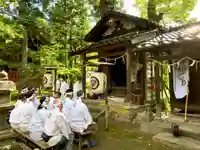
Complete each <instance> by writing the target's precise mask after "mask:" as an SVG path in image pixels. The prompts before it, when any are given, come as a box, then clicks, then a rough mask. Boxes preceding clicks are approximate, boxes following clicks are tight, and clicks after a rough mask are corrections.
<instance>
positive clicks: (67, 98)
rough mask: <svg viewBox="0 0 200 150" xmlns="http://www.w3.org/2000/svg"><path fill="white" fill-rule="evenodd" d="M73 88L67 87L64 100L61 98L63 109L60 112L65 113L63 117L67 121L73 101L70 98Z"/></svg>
mask: <svg viewBox="0 0 200 150" xmlns="http://www.w3.org/2000/svg"><path fill="white" fill-rule="evenodd" d="M72 96H73V90H72V89H68V90H67V91H66V93H65V96H64V100H63V109H62V112H63V113H64V115H65V118H66V120H67V121H68V122H70V118H71V109H72V107H73V105H74V101H73V100H72Z"/></svg>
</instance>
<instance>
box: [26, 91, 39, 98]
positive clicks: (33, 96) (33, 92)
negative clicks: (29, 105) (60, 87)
mask: <svg viewBox="0 0 200 150" xmlns="http://www.w3.org/2000/svg"><path fill="white" fill-rule="evenodd" d="M36 96H37V90H36V89H35V88H32V89H30V90H29V91H28V92H27V94H26V98H28V99H30V100H34V98H35V97H36Z"/></svg>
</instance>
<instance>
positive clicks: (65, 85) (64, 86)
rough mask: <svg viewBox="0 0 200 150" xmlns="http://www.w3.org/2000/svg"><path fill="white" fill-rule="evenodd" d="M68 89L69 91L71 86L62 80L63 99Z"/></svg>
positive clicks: (61, 91)
mask: <svg viewBox="0 0 200 150" xmlns="http://www.w3.org/2000/svg"><path fill="white" fill-rule="evenodd" d="M68 89H69V84H68V83H67V82H66V81H65V80H63V79H61V85H60V93H61V94H62V95H61V99H63V98H64V95H65V92H66V91H67V90H68Z"/></svg>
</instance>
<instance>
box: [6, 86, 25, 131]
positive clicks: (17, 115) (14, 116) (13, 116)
mask: <svg viewBox="0 0 200 150" xmlns="http://www.w3.org/2000/svg"><path fill="white" fill-rule="evenodd" d="M27 92H28V88H24V89H23V90H22V91H21V92H20V95H19V100H17V102H16V104H15V108H14V109H13V110H12V111H11V113H10V117H9V123H10V125H11V127H12V128H19V123H20V120H21V112H22V110H23V109H22V108H23V105H24V103H25V101H26V94H27Z"/></svg>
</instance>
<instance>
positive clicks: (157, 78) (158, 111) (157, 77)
mask: <svg viewBox="0 0 200 150" xmlns="http://www.w3.org/2000/svg"><path fill="white" fill-rule="evenodd" d="M156 56H159V54H156ZM155 83H156V117H157V118H160V117H161V104H160V66H159V64H158V63H156V64H155Z"/></svg>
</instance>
